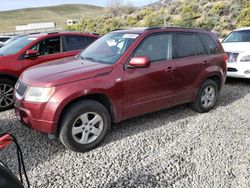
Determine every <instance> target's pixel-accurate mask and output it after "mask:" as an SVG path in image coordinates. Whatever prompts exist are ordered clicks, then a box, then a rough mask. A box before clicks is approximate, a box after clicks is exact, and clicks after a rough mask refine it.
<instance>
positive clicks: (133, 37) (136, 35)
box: [122, 34, 139, 39]
mask: <svg viewBox="0 0 250 188" xmlns="http://www.w3.org/2000/svg"><path fill="white" fill-rule="evenodd" d="M138 36H139V35H138V34H125V35H123V36H122V38H125V39H136V38H137V37H138Z"/></svg>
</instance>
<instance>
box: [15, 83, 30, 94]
mask: <svg viewBox="0 0 250 188" xmlns="http://www.w3.org/2000/svg"><path fill="white" fill-rule="evenodd" d="M27 88H28V87H27V86H26V85H25V84H23V83H22V82H20V81H18V82H17V84H16V92H17V93H18V95H20V96H21V97H23V96H24V94H25V92H26V90H27Z"/></svg>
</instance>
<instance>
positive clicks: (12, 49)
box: [0, 37, 37, 56]
mask: <svg viewBox="0 0 250 188" xmlns="http://www.w3.org/2000/svg"><path fill="white" fill-rule="evenodd" d="M36 39H37V38H32V37H21V38H19V39H17V40H15V41H13V42H11V43H8V44H6V45H5V46H3V47H2V48H0V55H2V56H3V55H11V54H16V53H17V52H19V51H20V50H21V49H22V48H24V47H25V46H27V45H28V44H30V43H31V42H33V41H34V40H36Z"/></svg>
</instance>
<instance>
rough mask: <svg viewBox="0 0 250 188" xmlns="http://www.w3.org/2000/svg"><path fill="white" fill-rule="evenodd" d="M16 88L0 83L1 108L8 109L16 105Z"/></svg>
mask: <svg viewBox="0 0 250 188" xmlns="http://www.w3.org/2000/svg"><path fill="white" fill-rule="evenodd" d="M13 91H14V88H13V87H12V86H11V85H9V84H5V83H4V84H3V83H0V108H6V107H9V106H11V105H13V103H14V99H13Z"/></svg>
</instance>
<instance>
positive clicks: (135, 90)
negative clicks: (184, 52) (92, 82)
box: [122, 33, 175, 119]
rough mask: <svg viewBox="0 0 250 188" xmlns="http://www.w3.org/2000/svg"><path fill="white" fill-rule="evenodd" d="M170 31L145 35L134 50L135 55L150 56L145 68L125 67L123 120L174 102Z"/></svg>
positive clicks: (168, 105)
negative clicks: (148, 63) (149, 61)
mask: <svg viewBox="0 0 250 188" xmlns="http://www.w3.org/2000/svg"><path fill="white" fill-rule="evenodd" d="M171 45H172V37H171V34H169V33H168V34H166V33H163V34H157V35H153V36H149V37H147V38H146V39H145V40H144V41H143V42H142V43H141V44H140V45H139V47H138V48H137V49H136V50H135V53H134V55H133V56H134V57H141V56H147V57H149V58H150V59H151V65H150V67H148V68H132V69H128V68H127V69H126V70H125V73H124V81H123V86H122V88H123V95H124V97H123V117H124V119H127V118H130V117H134V116H137V115H141V114H145V113H148V112H153V111H157V110H160V109H163V108H167V107H170V106H172V105H173V104H174V100H173V99H174V87H175V84H174V82H175V80H174V67H175V62H174V61H173V60H171V59H172V51H171V49H170V48H171Z"/></svg>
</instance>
